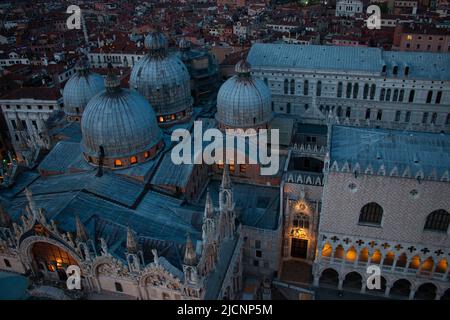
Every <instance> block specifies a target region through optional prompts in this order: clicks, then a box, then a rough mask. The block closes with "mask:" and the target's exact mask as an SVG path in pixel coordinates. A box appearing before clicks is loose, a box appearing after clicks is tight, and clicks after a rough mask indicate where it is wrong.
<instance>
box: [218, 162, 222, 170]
mask: <svg viewBox="0 0 450 320" xmlns="http://www.w3.org/2000/svg"><path fill="white" fill-rule="evenodd" d="M217 168H219V169H220V170H223V162H219V163H218V164H217Z"/></svg>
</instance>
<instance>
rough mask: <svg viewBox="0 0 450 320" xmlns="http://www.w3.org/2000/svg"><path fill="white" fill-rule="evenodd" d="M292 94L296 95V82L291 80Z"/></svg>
mask: <svg viewBox="0 0 450 320" xmlns="http://www.w3.org/2000/svg"><path fill="white" fill-rule="evenodd" d="M291 94H295V80H294V79H291Z"/></svg>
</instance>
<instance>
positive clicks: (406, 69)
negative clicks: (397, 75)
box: [405, 67, 409, 76]
mask: <svg viewBox="0 0 450 320" xmlns="http://www.w3.org/2000/svg"><path fill="white" fill-rule="evenodd" d="M408 74H409V67H405V76H407V75H408Z"/></svg>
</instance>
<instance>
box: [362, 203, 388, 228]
mask: <svg viewBox="0 0 450 320" xmlns="http://www.w3.org/2000/svg"><path fill="white" fill-rule="evenodd" d="M382 217H383V208H382V207H381V206H380V205H379V204H378V203H375V202H370V203H368V204H366V205H365V206H364V207H362V208H361V212H360V214H359V223H364V224H366V223H367V224H373V225H381V219H382Z"/></svg>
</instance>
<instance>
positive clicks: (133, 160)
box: [130, 156, 137, 164]
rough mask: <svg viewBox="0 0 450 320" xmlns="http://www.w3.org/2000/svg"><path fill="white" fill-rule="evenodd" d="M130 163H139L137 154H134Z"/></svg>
mask: <svg viewBox="0 0 450 320" xmlns="http://www.w3.org/2000/svg"><path fill="white" fill-rule="evenodd" d="M130 163H131V164H135V163H137V157H136V156H132V157H131V158H130Z"/></svg>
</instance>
